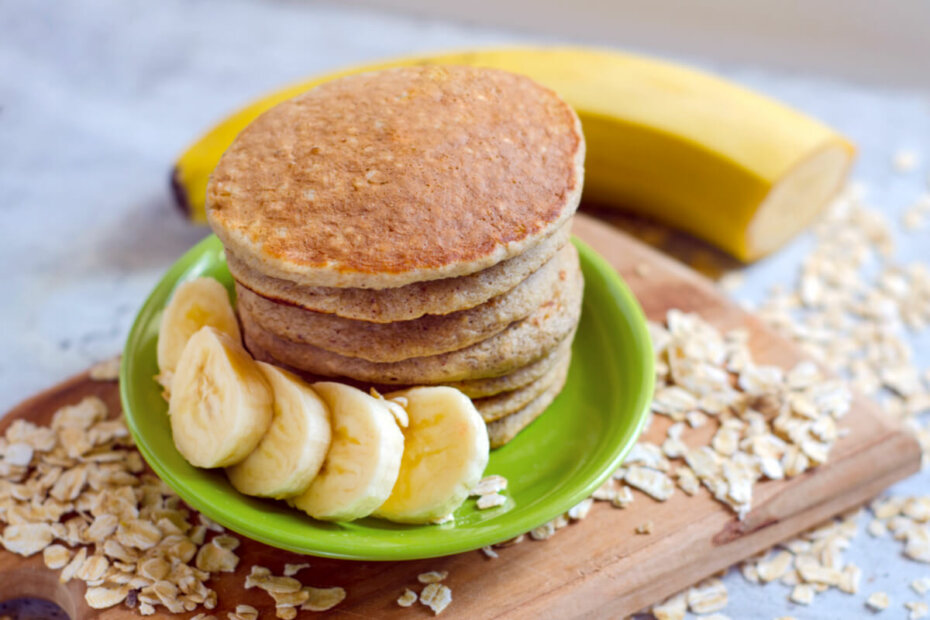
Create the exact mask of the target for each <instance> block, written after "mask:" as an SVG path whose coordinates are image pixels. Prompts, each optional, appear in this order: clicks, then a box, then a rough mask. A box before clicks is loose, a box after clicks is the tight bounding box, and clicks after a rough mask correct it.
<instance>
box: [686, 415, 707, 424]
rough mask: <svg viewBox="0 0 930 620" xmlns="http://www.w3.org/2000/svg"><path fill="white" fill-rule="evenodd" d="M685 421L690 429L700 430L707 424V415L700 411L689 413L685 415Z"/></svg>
mask: <svg viewBox="0 0 930 620" xmlns="http://www.w3.org/2000/svg"><path fill="white" fill-rule="evenodd" d="M685 421H686V422H687V423H688V426H690V427H691V428H701V427H702V426H704V425H705V424H707V414H706V413H703V412H701V411H689V412H688V413H687V414H686V415H685Z"/></svg>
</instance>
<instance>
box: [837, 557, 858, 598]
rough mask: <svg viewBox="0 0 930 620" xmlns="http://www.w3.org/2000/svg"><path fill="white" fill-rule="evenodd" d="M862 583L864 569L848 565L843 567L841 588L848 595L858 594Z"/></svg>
mask: <svg viewBox="0 0 930 620" xmlns="http://www.w3.org/2000/svg"><path fill="white" fill-rule="evenodd" d="M860 581H862V569H860V568H859V567H858V566H856V565H855V564H847V565H846V566H845V567H843V575H842V578H841V580H840V584H839V588H840V590H842V591H843V592H845V593H847V594H857V593H858V592H859V582H860Z"/></svg>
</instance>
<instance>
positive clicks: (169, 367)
mask: <svg viewBox="0 0 930 620" xmlns="http://www.w3.org/2000/svg"><path fill="white" fill-rule="evenodd" d="M204 325H210V326H212V327H215V328H217V329H218V330H220V331H222V332H225V333H227V334H229V335H230V336H231V337H232V338H233V339H234V340H235V341H237V342H240V341H241V340H242V336H241V335H240V334H239V322H238V321H237V320H236V313H235V312H233V308H232V304H230V303H229V293H227V292H226V288H225V287H224V286H223V285H222V284H220V283H219V282H217V281H216V280H214V279H213V278H197V279H195V280H188V281H187V282H184V283H182V284H181V285H180V286H178V288H177V289H176V290H175V291H174V294H173V295H172V296H171V301H170V302H168V306H167V307H166V308H165V311H164V313H163V314H162V317H161V327H160V329H159V331H158V351H157V353H158V369H159V371H161V373H162V375H164V376H165V377H170V376H171V374H172V373H173V372H174V370H175V368H177V365H178V360H180V359H181V352H182V351H184V345H186V344H187V341H188V340H190V337H191V336H193V335H194V334H195V333H196V332H197V330H199V329H200V328H201V327H203V326H204ZM166 387H170V386H166Z"/></svg>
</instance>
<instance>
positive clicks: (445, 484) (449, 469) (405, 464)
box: [375, 386, 489, 523]
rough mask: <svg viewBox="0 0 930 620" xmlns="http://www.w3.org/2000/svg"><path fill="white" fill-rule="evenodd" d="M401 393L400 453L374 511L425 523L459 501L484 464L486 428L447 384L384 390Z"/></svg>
mask: <svg viewBox="0 0 930 620" xmlns="http://www.w3.org/2000/svg"><path fill="white" fill-rule="evenodd" d="M387 397H388V398H389V399H399V397H402V398H406V399H407V407H406V409H407V415H408V416H409V419H410V424H409V426H407V428H406V429H404V458H403V460H402V462H401V466H400V475H399V476H398V477H397V483H396V484H395V485H394V489H393V490H392V491H391V495H390V497H388V499H387V501H386V502H384V504H382V505H381V507H380V508H378V510H376V511H375V516H378V517H382V518H384V519H389V520H391V521H397V522H400V523H428V522H431V521H434V520H437V519H441V518H443V517H445V516H447V515H449V514H451V513H452V512H454V511H455V509H456V508H458V507H459V506H461V504H462V502H463V501H465V498H466V497H468V493H469V491H470V490H471V489H472V488H473V487H474V486H475V485H476V484H478V481H479V480H481V477H482V475H483V474H484V468H485V467H487V464H488V451H489V447H488V431H487V428H486V426H485V424H484V421H483V420H482V419H481V414H479V413H478V410H477V409H475V406H474V405H473V404H472V402H471V400H470V399H469V398H468V397H467V396H465V395H464V394H462V393H461V392H460V391H458V390H457V389H455V388H451V387H445V386H441V387H416V388H411V389H409V390H404V391H402V392H395V393H392V394H388V395H387Z"/></svg>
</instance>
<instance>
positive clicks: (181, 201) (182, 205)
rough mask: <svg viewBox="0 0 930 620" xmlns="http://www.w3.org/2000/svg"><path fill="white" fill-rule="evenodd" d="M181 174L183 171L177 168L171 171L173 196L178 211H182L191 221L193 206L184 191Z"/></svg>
mask: <svg viewBox="0 0 930 620" xmlns="http://www.w3.org/2000/svg"><path fill="white" fill-rule="evenodd" d="M180 174H181V171H180V170H178V167H177V166H174V167H173V168H172V169H171V174H170V175H169V183H170V185H171V195H172V196H174V206H175V207H177V209H178V211H180V212H181V214H182V215H184V217H186V218H187V219H190V217H191V204H190V202H188V200H187V192H185V191H184V186H183V185H182V184H181V179H180Z"/></svg>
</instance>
